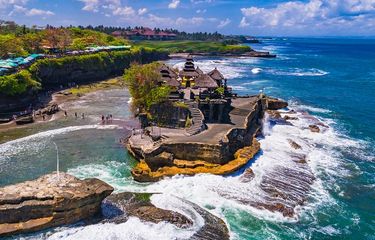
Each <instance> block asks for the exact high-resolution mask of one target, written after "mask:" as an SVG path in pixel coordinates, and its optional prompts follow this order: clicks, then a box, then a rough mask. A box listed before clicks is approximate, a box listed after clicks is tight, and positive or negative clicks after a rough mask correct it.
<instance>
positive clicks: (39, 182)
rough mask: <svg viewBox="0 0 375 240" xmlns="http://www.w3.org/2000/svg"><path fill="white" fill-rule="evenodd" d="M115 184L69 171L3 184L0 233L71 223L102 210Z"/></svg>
mask: <svg viewBox="0 0 375 240" xmlns="http://www.w3.org/2000/svg"><path fill="white" fill-rule="evenodd" d="M112 191H113V188H112V187H111V186H110V185H108V184H106V183H105V182H103V181H101V180H99V179H96V178H90V179H85V180H80V179H78V178H75V177H73V176H71V175H69V174H66V173H60V174H59V179H58V178H57V174H56V173H52V174H48V175H44V176H42V177H40V178H38V179H36V180H33V181H27V182H23V183H19V184H16V185H11V186H6V187H3V188H0V236H4V235H12V234H17V233H26V232H34V231H38V230H41V229H45V228H49V227H55V226H60V225H65V224H71V223H74V222H77V221H79V220H82V219H85V218H88V217H91V216H93V215H95V214H96V213H98V212H99V211H100V205H101V202H102V200H103V199H104V198H105V197H107V196H108V195H110V194H111V193H112Z"/></svg>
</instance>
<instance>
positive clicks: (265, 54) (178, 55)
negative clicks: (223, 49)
mask: <svg viewBox="0 0 375 240" xmlns="http://www.w3.org/2000/svg"><path fill="white" fill-rule="evenodd" d="M188 56H193V57H194V56H197V57H233V58H241V57H256V58H276V57H277V55H276V54H271V53H270V52H260V51H255V50H254V51H251V52H246V53H241V54H233V53H218V54H212V53H203V52H202V53H171V54H169V58H171V59H186V58H187V57H188Z"/></svg>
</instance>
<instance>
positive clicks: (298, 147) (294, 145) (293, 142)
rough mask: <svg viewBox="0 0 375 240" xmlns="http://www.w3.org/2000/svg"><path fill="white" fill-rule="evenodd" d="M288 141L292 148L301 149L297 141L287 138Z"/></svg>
mask: <svg viewBox="0 0 375 240" xmlns="http://www.w3.org/2000/svg"><path fill="white" fill-rule="evenodd" d="M288 142H289V144H290V146H291V147H292V148H294V149H301V148H302V147H301V145H299V144H298V143H296V142H295V141H293V140H292V139H288Z"/></svg>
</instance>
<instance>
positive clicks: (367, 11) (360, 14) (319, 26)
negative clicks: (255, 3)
mask: <svg viewBox="0 0 375 240" xmlns="http://www.w3.org/2000/svg"><path fill="white" fill-rule="evenodd" d="M241 12H242V15H243V17H242V20H241V22H240V24H239V27H242V28H244V27H252V28H254V29H261V28H263V29H266V28H268V30H269V31H272V30H276V29H278V30H279V32H280V31H282V30H286V31H292V30H294V31H296V32H298V31H299V32H301V33H302V32H306V33H312V32H311V31H316V33H317V34H318V33H319V32H320V33H321V34H322V33H323V32H324V31H325V32H326V33H329V32H330V30H334V29H337V28H339V29H338V30H340V29H341V30H342V31H344V29H345V28H346V29H349V28H353V29H352V30H354V26H358V28H361V29H362V28H364V27H366V26H369V25H371V24H372V23H373V21H374V19H375V0H309V1H308V2H301V1H289V2H284V3H280V4H278V5H276V6H275V7H272V8H262V7H248V8H242V9H241ZM322 30H324V31H323V32H322ZM323 34H324V33H323Z"/></svg>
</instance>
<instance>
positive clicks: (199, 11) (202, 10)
mask: <svg viewBox="0 0 375 240" xmlns="http://www.w3.org/2000/svg"><path fill="white" fill-rule="evenodd" d="M195 12H196V13H198V14H199V13H206V12H207V9H198V10H197V11H195Z"/></svg>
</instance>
